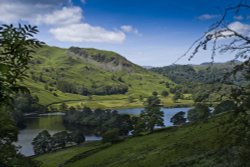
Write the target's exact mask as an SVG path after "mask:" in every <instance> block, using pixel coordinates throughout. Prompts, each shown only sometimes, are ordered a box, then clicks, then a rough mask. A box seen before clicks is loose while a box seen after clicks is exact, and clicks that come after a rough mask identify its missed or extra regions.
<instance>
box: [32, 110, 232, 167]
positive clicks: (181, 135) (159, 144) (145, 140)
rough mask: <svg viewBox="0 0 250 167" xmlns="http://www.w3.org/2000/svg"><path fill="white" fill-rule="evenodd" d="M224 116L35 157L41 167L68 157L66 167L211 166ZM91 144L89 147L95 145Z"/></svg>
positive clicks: (63, 160) (55, 164)
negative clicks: (107, 143)
mask: <svg viewBox="0 0 250 167" xmlns="http://www.w3.org/2000/svg"><path fill="white" fill-rule="evenodd" d="M226 116H227V114H223V115H220V116H217V117H214V118H211V119H209V120H208V121H207V122H204V123H200V124H190V125H186V126H184V127H170V128H166V129H163V130H160V131H158V132H155V133H153V134H149V135H145V136H140V137H132V138H129V139H126V140H125V141H123V142H121V143H118V144H114V145H112V146H110V147H108V148H104V149H101V150H100V151H98V152H93V153H91V152H89V150H90V149H91V148H90V146H91V145H89V144H87V145H86V146H82V147H75V148H74V147H73V148H70V149H66V150H62V151H58V152H55V153H48V154H45V155H41V156H38V157H36V158H35V159H36V160H39V161H42V163H43V165H42V167H45V166H46V167H48V166H49V167H50V166H51V167H53V166H58V165H59V164H63V163H64V162H66V161H67V160H70V159H71V160H72V161H73V162H72V161H71V163H67V164H66V166H67V167H79V166H81V167H117V166H119V167H138V166H141V167H145V166H147V167H156V166H176V167H177V166H178V167H180V166H181V167H182V166H183V167H184V166H185V167H186V166H190V167H194V166H197V167H198V166H199V167H200V166H213V165H215V164H214V162H213V160H215V159H214V158H215V157H214V156H215V152H216V150H217V149H218V147H219V143H218V141H219V140H218V138H219V137H220V135H221V131H220V130H219V126H220V124H219V122H220V120H222V119H225V117H226ZM97 144H98V143H97ZM92 146H93V147H92V150H93V149H96V147H97V146H98V145H96V144H93V145H92ZM100 146H101V145H99V146H98V147H100ZM80 150H81V151H80ZM81 156H82V157H81ZM73 157H74V158H73ZM77 157H79V158H77Z"/></svg>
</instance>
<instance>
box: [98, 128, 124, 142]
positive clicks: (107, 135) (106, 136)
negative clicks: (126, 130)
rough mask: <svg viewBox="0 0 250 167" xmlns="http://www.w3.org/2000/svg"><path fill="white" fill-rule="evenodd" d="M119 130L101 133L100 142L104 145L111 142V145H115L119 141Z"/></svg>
mask: <svg viewBox="0 0 250 167" xmlns="http://www.w3.org/2000/svg"><path fill="white" fill-rule="evenodd" d="M119 135H120V134H119V129H111V130H108V131H106V132H104V133H103V135H102V141H103V142H104V143H107V142H111V143H116V142H118V141H120V140H121V139H120V137H119Z"/></svg>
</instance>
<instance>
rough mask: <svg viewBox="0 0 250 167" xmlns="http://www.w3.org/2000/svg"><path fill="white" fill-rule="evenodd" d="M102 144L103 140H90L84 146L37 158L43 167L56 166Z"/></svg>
mask: <svg viewBox="0 0 250 167" xmlns="http://www.w3.org/2000/svg"><path fill="white" fill-rule="evenodd" d="M101 145H102V143H101V142H90V143H86V144H84V145H83V146H78V147H71V148H67V149H64V150H61V151H56V152H53V153H48V154H44V155H41V156H39V157H36V158H35V159H36V160H38V161H40V162H42V165H41V167H56V166H58V165H60V164H62V163H64V161H65V160H68V159H70V158H72V157H73V156H75V155H77V154H79V153H82V152H86V151H89V150H92V149H95V148H98V147H99V146H101Z"/></svg>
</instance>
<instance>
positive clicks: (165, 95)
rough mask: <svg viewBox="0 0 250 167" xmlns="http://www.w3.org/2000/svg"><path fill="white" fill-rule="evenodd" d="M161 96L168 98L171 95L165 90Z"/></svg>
mask: <svg viewBox="0 0 250 167" xmlns="http://www.w3.org/2000/svg"><path fill="white" fill-rule="evenodd" d="M161 95H162V96H163V97H167V96H168V95H169V93H168V91H166V90H163V91H162V92H161Z"/></svg>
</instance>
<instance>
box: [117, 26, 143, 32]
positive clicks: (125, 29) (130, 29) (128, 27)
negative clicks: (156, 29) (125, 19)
mask: <svg viewBox="0 0 250 167" xmlns="http://www.w3.org/2000/svg"><path fill="white" fill-rule="evenodd" d="M120 28H121V30H122V31H123V32H125V33H134V34H139V31H138V30H137V29H136V28H134V27H133V26H131V25H122V26H121V27H120Z"/></svg>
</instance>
